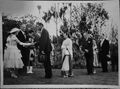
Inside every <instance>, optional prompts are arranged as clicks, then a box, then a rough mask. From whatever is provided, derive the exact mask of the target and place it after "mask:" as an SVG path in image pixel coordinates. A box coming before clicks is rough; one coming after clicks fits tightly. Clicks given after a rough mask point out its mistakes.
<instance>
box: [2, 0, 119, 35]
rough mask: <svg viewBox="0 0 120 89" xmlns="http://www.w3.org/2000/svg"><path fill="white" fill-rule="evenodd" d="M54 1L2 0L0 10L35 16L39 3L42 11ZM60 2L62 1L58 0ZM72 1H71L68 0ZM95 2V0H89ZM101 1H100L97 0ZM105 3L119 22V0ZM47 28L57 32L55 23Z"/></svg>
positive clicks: (106, 7) (15, 14)
mask: <svg viewBox="0 0 120 89" xmlns="http://www.w3.org/2000/svg"><path fill="white" fill-rule="evenodd" d="M54 2H57V1H15V0H2V1H0V10H1V11H2V12H4V13H7V14H10V15H12V16H24V15H26V14H33V15H35V16H39V11H38V9H37V5H41V6H42V9H41V12H43V11H46V10H48V9H50V7H51V5H54ZM58 2H60V1H58ZM61 2H63V1H61ZM66 2H70V1H66ZM75 2H76V3H78V2H79V3H86V2H88V1H74V2H73V3H75ZM89 2H92V3H94V2H95V1H89ZM96 2H97V3H99V2H100V1H96ZM102 2H104V3H105V5H104V8H105V9H106V10H107V11H108V13H109V14H110V16H111V19H113V22H114V23H115V24H117V25H118V24H119V20H120V19H119V0H111V1H102ZM47 28H48V29H49V28H50V30H49V32H50V34H51V35H53V34H56V30H55V28H56V27H55V25H54V23H52V20H51V24H48V25H47Z"/></svg>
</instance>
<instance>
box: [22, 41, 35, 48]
mask: <svg viewBox="0 0 120 89" xmlns="http://www.w3.org/2000/svg"><path fill="white" fill-rule="evenodd" d="M35 44H36V42H32V43H23V47H31V46H35Z"/></svg>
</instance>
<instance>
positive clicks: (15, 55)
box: [4, 46, 24, 68]
mask: <svg viewBox="0 0 120 89" xmlns="http://www.w3.org/2000/svg"><path fill="white" fill-rule="evenodd" d="M21 57H22V55H21V53H20V50H19V49H18V48H17V47H16V46H9V47H8V48H7V49H5V53H4V68H23V66H24V64H23V62H22V60H21Z"/></svg>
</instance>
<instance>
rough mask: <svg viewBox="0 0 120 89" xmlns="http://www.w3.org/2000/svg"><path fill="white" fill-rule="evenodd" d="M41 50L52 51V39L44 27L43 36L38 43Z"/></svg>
mask: <svg viewBox="0 0 120 89" xmlns="http://www.w3.org/2000/svg"><path fill="white" fill-rule="evenodd" d="M37 45H38V46H39V50H40V52H41V51H44V52H45V53H50V51H52V46H51V41H50V38H49V33H48V31H47V30H46V29H44V28H43V30H42V34H41V37H40V38H39V41H38V44H37Z"/></svg>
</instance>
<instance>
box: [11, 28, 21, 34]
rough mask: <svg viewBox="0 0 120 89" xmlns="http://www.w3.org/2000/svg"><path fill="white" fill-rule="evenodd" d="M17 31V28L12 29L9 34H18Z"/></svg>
mask: <svg viewBox="0 0 120 89" xmlns="http://www.w3.org/2000/svg"><path fill="white" fill-rule="evenodd" d="M18 31H20V29H18V28H13V29H12V30H11V31H10V33H14V32H18Z"/></svg>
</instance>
